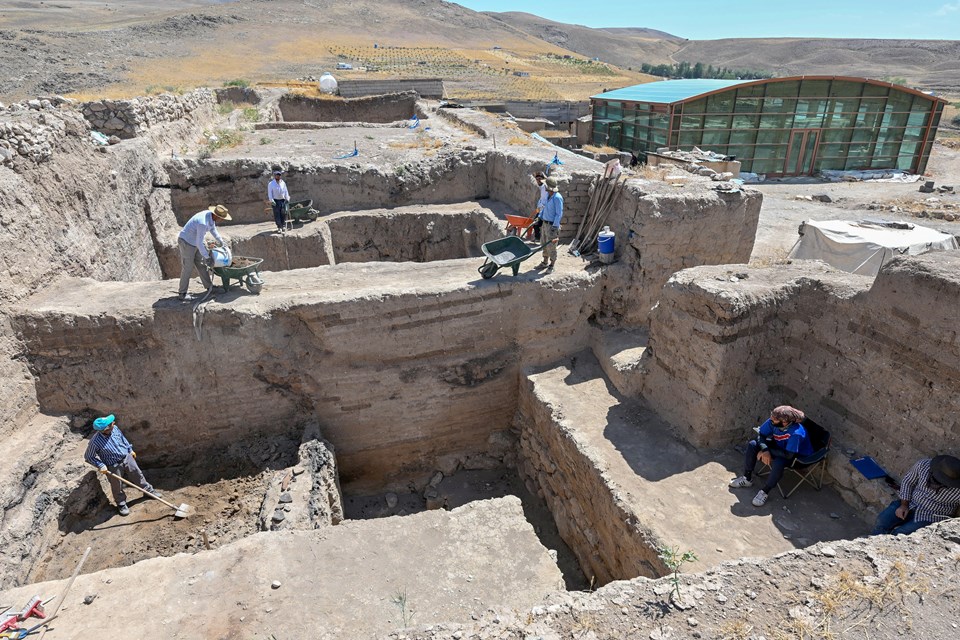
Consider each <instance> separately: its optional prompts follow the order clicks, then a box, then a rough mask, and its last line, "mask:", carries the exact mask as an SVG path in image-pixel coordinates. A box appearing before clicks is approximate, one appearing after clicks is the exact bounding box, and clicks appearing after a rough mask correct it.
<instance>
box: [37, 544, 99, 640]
mask: <svg viewBox="0 0 960 640" xmlns="http://www.w3.org/2000/svg"><path fill="white" fill-rule="evenodd" d="M90 549H91V547H87V550H86V551H84V552H83V557H82V558H80V562H79V563H77V568H76V569H74V570H73V575H72V576H70V582H68V583H67V586H66V588H65V589H64V590H63V594H62V595H61V596H60V601H59V602H57V608H56V609H54V610H53V614H52V615H51V616H50V617H49V618H47V621H46V622H47V623H50V622H52V621H53V619H54V618H56V617H57V613H59V612H60V607H62V606H63V601H64V600H66V599H67V593H68V592H69V591H70V587H72V586H73V581H74V580H76V579H77V575H79V574H80V569H81V568H83V563H84V562H86V561H87V556H89V555H90ZM49 628H50V627H44V628H43V631H41V632H40V635H39V636H38V637H37V640H43V636H45V635H47V629H49Z"/></svg>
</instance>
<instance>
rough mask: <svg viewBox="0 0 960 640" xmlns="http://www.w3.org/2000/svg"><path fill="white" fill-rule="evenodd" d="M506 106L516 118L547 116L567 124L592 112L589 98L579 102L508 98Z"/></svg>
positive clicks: (553, 120) (551, 119) (556, 121)
mask: <svg viewBox="0 0 960 640" xmlns="http://www.w3.org/2000/svg"><path fill="white" fill-rule="evenodd" d="M504 107H505V109H506V110H507V111H508V112H509V113H510V115H512V116H513V117H515V118H546V119H547V120H550V121H551V122H553V123H554V124H567V123H570V122H573V121H574V120H576V119H577V118H580V117H582V116H585V115H587V114H588V113H590V102H589V101H588V100H583V101H578V102H573V101H561V102H545V101H542V100H507V102H506V103H504Z"/></svg>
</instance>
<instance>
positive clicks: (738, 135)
mask: <svg viewBox="0 0 960 640" xmlns="http://www.w3.org/2000/svg"><path fill="white" fill-rule="evenodd" d="M756 139H757V130H756V129H734V130H732V131H731V132H730V144H753V143H754V142H755V141H756Z"/></svg>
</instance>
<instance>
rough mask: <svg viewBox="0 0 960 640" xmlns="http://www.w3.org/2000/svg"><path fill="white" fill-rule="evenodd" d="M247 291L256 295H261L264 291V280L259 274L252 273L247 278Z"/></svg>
mask: <svg viewBox="0 0 960 640" xmlns="http://www.w3.org/2000/svg"><path fill="white" fill-rule="evenodd" d="M247 289H248V290H249V291H250V293H254V294H259V293H260V292H261V291H262V290H263V280H262V279H261V278H260V274H259V273H251V274H250V275H249V276H247Z"/></svg>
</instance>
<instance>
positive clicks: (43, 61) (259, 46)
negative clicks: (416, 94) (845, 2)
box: [0, 0, 650, 100]
mask: <svg viewBox="0 0 960 640" xmlns="http://www.w3.org/2000/svg"><path fill="white" fill-rule="evenodd" d="M564 55H570V51H569V50H567V49H563V48H561V47H558V46H556V45H553V44H550V43H548V42H545V41H544V40H542V39H540V38H537V37H535V36H532V35H529V34H526V33H523V32H521V31H519V30H518V29H516V28H515V27H512V26H510V25H508V24H505V23H503V22H502V21H499V20H495V19H493V18H491V17H489V16H487V15H484V14H482V13H477V12H475V11H471V10H469V9H466V8H464V7H461V6H460V5H457V4H453V3H449V2H442V1H441V0H356V1H354V2H351V3H344V2H337V1H335V0H302V1H300V0H237V1H235V2H219V1H217V0H176V1H175V2H172V3H164V4H162V5H159V8H158V3H154V2H153V1H152V0H130V1H127V2H125V3H123V4H119V5H117V4H101V3H93V2H84V1H81V0H63V1H62V2H57V3H56V4H52V5H47V4H43V5H39V4H27V3H20V4H19V5H16V6H14V7H10V8H4V9H0V77H2V78H4V82H3V85H2V88H0V92H2V93H0V98H2V99H5V100H12V99H21V98H26V97H31V96H35V95H38V94H47V93H62V94H103V93H105V94H107V95H111V96H122V95H136V94H142V93H143V92H145V91H157V90H167V89H177V88H189V87H192V86H197V85H204V84H213V85H217V84H220V83H222V82H223V81H226V80H230V79H235V78H244V79H246V80H250V81H282V80H288V79H292V78H298V77H302V76H307V75H313V76H319V75H320V73H321V72H323V71H325V70H329V69H331V68H333V67H334V66H335V65H336V63H337V62H338V61H344V62H351V63H353V64H354V67H355V68H357V69H356V70H355V71H353V72H347V73H338V77H348V78H349V77H362V78H371V77H378V76H385V75H393V76H398V75H399V76H407V77H411V76H420V77H423V76H442V77H444V78H445V79H446V80H447V88H448V93H449V94H450V95H452V96H454V97H458V98H480V99H491V98H497V97H500V98H527V99H582V98H584V97H586V96H588V95H590V94H592V93H597V92H599V91H600V90H601V89H603V88H606V87H611V86H623V85H626V84H634V83H637V82H642V81H644V79H647V80H649V79H650V78H649V77H646V78H645V77H644V76H641V75H640V74H636V73H630V72H621V71H620V70H618V69H615V68H612V67H610V66H608V65H604V64H592V63H590V62H589V61H588V60H580V59H579V57H577V56H575V57H574V58H572V59H565V58H564V57H563V56H564ZM361 66H363V67H366V68H368V69H375V71H372V70H371V71H368V72H363V71H360V70H359V68H358V67H361ZM515 71H516V72H519V73H521V74H529V75H523V76H517V75H514V72H515Z"/></svg>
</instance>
